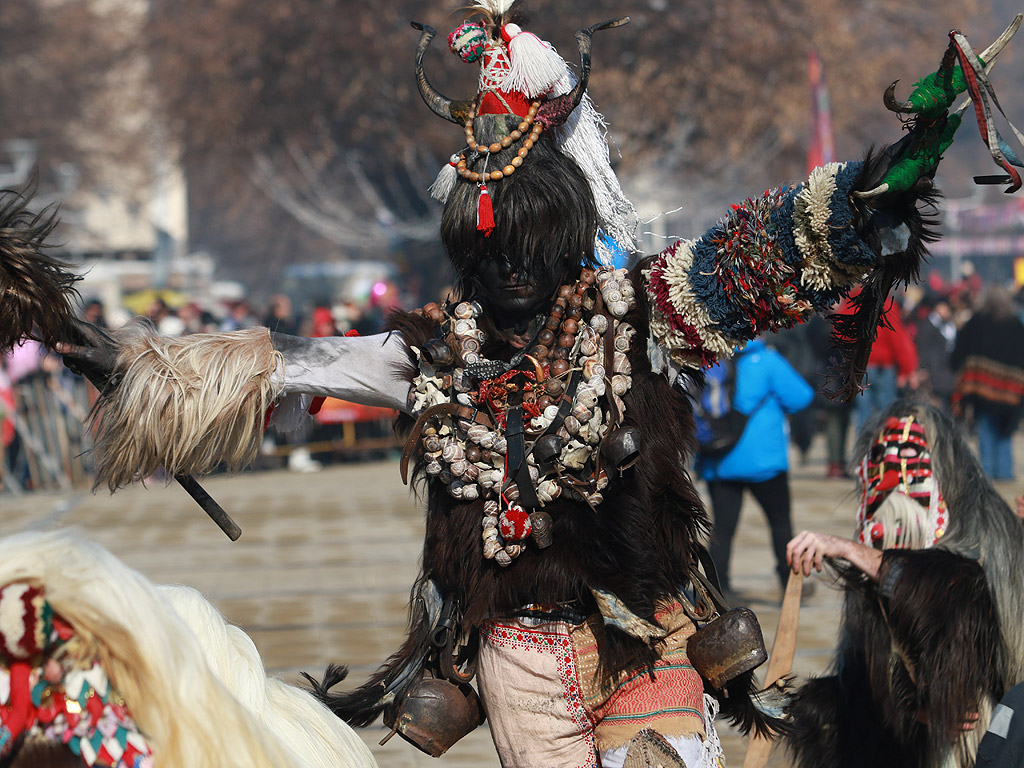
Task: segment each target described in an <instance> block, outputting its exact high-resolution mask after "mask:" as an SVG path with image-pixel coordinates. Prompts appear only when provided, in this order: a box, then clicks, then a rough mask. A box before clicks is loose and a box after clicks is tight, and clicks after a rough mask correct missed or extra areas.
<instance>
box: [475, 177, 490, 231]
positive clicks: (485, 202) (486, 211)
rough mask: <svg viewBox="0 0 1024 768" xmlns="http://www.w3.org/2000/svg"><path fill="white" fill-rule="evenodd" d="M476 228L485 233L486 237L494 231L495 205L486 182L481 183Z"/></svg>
mask: <svg viewBox="0 0 1024 768" xmlns="http://www.w3.org/2000/svg"><path fill="white" fill-rule="evenodd" d="M476 228H477V229H478V230H480V231H481V232H483V233H484V237H490V236H491V232H493V231H494V206H493V205H492V204H491V196H490V194H488V192H487V187H486V185H484V184H481V185H480V202H479V204H478V205H477V209H476Z"/></svg>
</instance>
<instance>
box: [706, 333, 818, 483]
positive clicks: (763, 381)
mask: <svg viewBox="0 0 1024 768" xmlns="http://www.w3.org/2000/svg"><path fill="white" fill-rule="evenodd" d="M734 363H735V365H736V395H735V405H734V407H735V408H736V409H737V410H738V411H740V412H741V413H746V414H748V415H749V416H750V418H749V419H748V421H747V425H746V427H745V428H744V430H743V436H742V437H741V438H740V440H739V442H738V443H736V446H735V447H734V448H733V449H732V450H731V451H729V453H727V454H726V455H725V456H723V457H721V458H719V459H709V458H706V457H702V458H700V459H699V467H698V468H699V470H700V475H701V477H703V478H704V479H705V480H741V481H745V482H752V483H760V482H764V481H765V480H771V479H772V478H773V477H775V476H776V475H779V474H781V473H783V472H786V471H787V470H788V469H789V425H788V424H787V423H786V414H787V413H796V412H797V411H800V410H803V409H804V408H806V407H807V406H808V405H810V403H811V400H812V398H813V397H814V390H813V389H812V388H811V386H810V384H808V383H807V382H806V381H805V380H804V379H803V377H802V376H800V374H799V373H797V372H796V369H794V368H793V366H792V365H790V364H789V363H788V362H787V361H786V358H784V357H783V356H782V355H781V354H779V353H778V352H776V351H775V350H774V349H772V348H770V347H768V346H766V345H765V343H764V342H763V341H761V340H760V339H755V340H753V341H751V342H750V343H749V344H747V346H746V349H744V351H743V352H741V353H739V354H738V355H737V356H736V358H735V361H734Z"/></svg>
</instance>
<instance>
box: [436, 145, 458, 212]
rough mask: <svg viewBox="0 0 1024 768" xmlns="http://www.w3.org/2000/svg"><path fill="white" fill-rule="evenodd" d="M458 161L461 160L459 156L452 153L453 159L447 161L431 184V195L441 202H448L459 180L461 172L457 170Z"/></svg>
mask: <svg viewBox="0 0 1024 768" xmlns="http://www.w3.org/2000/svg"><path fill="white" fill-rule="evenodd" d="M457 162H459V156H458V155H452V159H451V160H450V161H449V162H447V163H445V165H444V166H443V167H442V168H441V170H440V172H439V173H438V174H437V178H436V179H434V183H433V184H431V185H430V196H431V197H432V198H434V199H435V200H437V201H438V202H440V203H447V202H448V196H449V195H451V193H452V190H454V189H455V184H456V182H457V181H458V180H459V173H458V171H456V170H455V164H456V163H457Z"/></svg>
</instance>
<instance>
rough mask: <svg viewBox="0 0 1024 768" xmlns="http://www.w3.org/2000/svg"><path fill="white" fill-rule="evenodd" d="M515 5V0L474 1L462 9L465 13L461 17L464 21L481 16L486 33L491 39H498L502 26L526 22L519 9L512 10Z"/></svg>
mask: <svg viewBox="0 0 1024 768" xmlns="http://www.w3.org/2000/svg"><path fill="white" fill-rule="evenodd" d="M515 4H516V0H476V2H473V3H470V4H469V5H467V6H465V7H463V9H462V10H463V11H464V12H465V13H464V14H463V16H464V17H465V18H466V19H470V18H472V17H474V16H483V17H484V23H485V24H486V25H487V27H488V32H489V33H490V34H491V35H492V36H493V37H495V38H500V37H501V33H500V29H501V27H502V25H504V24H508V23H509V22H516V23H517V24H524V23H525V22H526V15H525V14H524V13H523V11H522V8H521V7H520V8H516V9H515V10H512V6H513V5H515Z"/></svg>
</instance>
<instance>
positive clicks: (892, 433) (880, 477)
mask: <svg viewBox="0 0 1024 768" xmlns="http://www.w3.org/2000/svg"><path fill="white" fill-rule="evenodd" d="M857 475H858V478H859V480H860V486H861V498H860V506H859V508H858V510H857V538H858V540H859V541H860V542H861V543H862V544H867V545H868V546H872V547H875V548H877V549H890V548H898V549H918V548H924V547H931V546H934V545H935V544H936V543H938V541H939V540H940V539H941V538H942V536H943V535H944V534H945V532H946V526H947V521H948V512H947V510H946V502H945V500H944V499H943V498H942V494H941V493H940V491H939V487H938V483H937V482H936V481H935V477H934V476H933V474H932V457H931V450H930V448H929V446H928V440H927V438H926V436H925V432H924V427H923V426H922V425H921V424H920V423H919V422H918V421H917V420H916V419H915V418H914V416H912V415H908V416H901V417H892V418H890V419H887V420H886V422H885V424H884V426H883V427H882V430H881V432H879V434H878V437H877V438H876V440H875V442H874V443H873V444H872V445H871V448H870V450H869V451H868V453H867V455H866V456H865V457H864V458H863V459H862V460H861V463H860V467H859V468H858V472H857Z"/></svg>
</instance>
